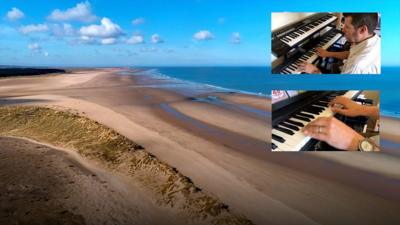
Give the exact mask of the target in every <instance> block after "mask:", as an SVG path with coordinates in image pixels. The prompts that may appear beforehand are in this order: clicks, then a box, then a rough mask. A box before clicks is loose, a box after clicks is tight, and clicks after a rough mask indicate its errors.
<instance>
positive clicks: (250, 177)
mask: <svg viewBox="0 0 400 225" xmlns="http://www.w3.org/2000/svg"><path fill="white" fill-rule="evenodd" d="M114 72H115V70H113V71H107V73H104V74H98V75H96V76H94V75H93V76H92V77H91V78H90V79H89V78H87V77H86V78H84V79H82V80H83V81H82V82H80V81H79V80H78V79H76V80H75V83H74V84H70V85H67V86H64V87H60V86H58V87H57V88H53V86H52V85H46V86H43V85H40V82H38V83H37V85H36V86H34V87H33V86H31V87H30V89H28V90H26V89H21V87H23V86H24V85H28V86H29V85H32V82H37V81H34V80H32V81H31V80H25V81H21V80H20V81H17V80H12V81H8V82H14V83H15V85H17V86H18V88H14V89H13V88H10V87H8V89H7V91H2V88H3V87H6V86H7V82H3V81H1V80H0V97H1V100H0V104H34V105H47V106H50V107H58V108H65V109H74V110H76V111H78V112H80V113H81V114H82V115H85V116H87V117H89V118H91V119H94V120H96V121H98V122H100V123H102V124H105V125H107V126H109V127H111V128H113V129H115V130H116V131H118V132H119V133H121V134H123V135H125V136H126V137H128V138H130V139H132V140H134V141H136V142H137V143H139V144H141V145H143V146H144V147H145V148H146V149H147V150H148V151H149V152H151V153H152V154H154V155H156V156H157V157H158V158H159V159H161V160H162V161H164V162H166V163H168V164H169V165H171V166H174V167H176V168H178V169H179V171H181V172H182V173H183V174H185V175H186V176H188V177H190V178H191V179H192V180H193V181H194V182H195V183H196V184H197V185H198V186H200V187H201V188H203V189H204V190H207V191H208V192H210V193H212V194H214V195H216V196H217V197H218V198H220V199H221V200H222V201H223V202H224V203H226V204H228V205H229V206H230V208H231V209H232V210H233V211H235V212H238V213H240V214H243V215H245V216H246V217H248V218H249V219H250V220H252V221H253V222H255V223H256V224H266V223H273V224H338V223H339V224H343V223H345V224H377V223H379V224H393V223H396V222H397V223H398V222H399V221H400V217H399V216H398V215H397V214H396V213H395V212H396V211H398V210H399V209H400V207H399V202H400V196H399V192H398V191H397V190H399V189H400V183H399V176H398V173H397V172H396V171H398V166H397V165H399V162H400V161H399V160H400V159H399V158H398V157H396V156H393V157H386V154H385V153H380V154H381V155H380V156H379V157H376V158H375V157H373V155H369V156H368V157H366V155H365V154H364V155H359V154H352V155H351V157H349V155H344V154H341V155H339V154H335V156H334V157H332V156H329V155H324V154H319V153H299V154H290V153H271V152H270V149H269V137H270V133H269V126H270V123H269V120H270V113H269V111H268V110H269V108H268V106H269V103H268V99H266V98H260V97H254V96H249V95H243V94H237V93H219V92H218V93H207V94H199V95H192V96H191V95H190V91H189V92H185V93H182V92H179V91H174V90H173V89H168V88H159V86H160V85H161V86H165V84H164V82H165V81H164V80H162V79H160V80H157V79H145V78H143V77H141V76H129V75H116V74H113V73H114ZM81 76H82V77H85V74H81ZM89 76H90V75H89ZM60 79H61V80H62V79H64V76H61V77H60V76H59V77H57V78H53V77H51V78H48V79H46V81H45V82H50V83H51V82H56V81H57V80H60ZM86 79H87V80H86ZM143 80H144V81H143ZM138 81H141V82H138ZM172 86H174V85H172ZM175 88H176V85H175ZM178 88H179V87H178ZM178 88H176V89H178ZM21 90H22V91H21ZM10 93H12V94H10ZM209 96H211V99H210V98H209ZM215 97H217V101H214V100H215ZM249 109H251V110H249ZM385 121H386V120H384V119H383V120H382V123H385ZM391 124H393V127H396V124H399V122H398V121H394V123H391ZM391 135H398V132H397V131H395V130H394V132H392V133H391ZM382 136H383V139H385V138H387V137H388V136H385V135H382ZM264 137H265V139H264ZM395 137H396V136H394V138H391V139H392V140H395ZM393 151H395V150H393ZM352 160H354V161H356V162H357V163H355V164H353V163H352ZM362 162H365V163H362ZM386 162H390V163H386ZM369 163H371V166H368V164H369ZM371 202H373V204H371ZM332 212H336V213H332Z"/></svg>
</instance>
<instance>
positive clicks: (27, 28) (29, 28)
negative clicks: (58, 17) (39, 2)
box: [19, 24, 49, 34]
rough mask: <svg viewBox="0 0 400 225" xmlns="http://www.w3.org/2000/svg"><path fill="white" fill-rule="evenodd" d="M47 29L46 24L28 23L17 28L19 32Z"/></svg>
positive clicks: (35, 31) (44, 30) (27, 32)
mask: <svg viewBox="0 0 400 225" xmlns="http://www.w3.org/2000/svg"><path fill="white" fill-rule="evenodd" d="M48 30H49V27H48V26H47V25H46V24H36V25H35V24H30V25H27V26H21V27H20V28H19V32H21V33H22V34H29V33H39V32H46V31H48Z"/></svg>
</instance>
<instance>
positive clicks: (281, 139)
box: [272, 134, 285, 143]
mask: <svg viewBox="0 0 400 225" xmlns="http://www.w3.org/2000/svg"><path fill="white" fill-rule="evenodd" d="M272 139H274V140H275V141H278V142H280V143H283V142H285V139H283V138H282V137H279V136H278V135H275V134H272Z"/></svg>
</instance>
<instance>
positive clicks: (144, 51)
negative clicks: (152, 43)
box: [140, 47, 158, 53]
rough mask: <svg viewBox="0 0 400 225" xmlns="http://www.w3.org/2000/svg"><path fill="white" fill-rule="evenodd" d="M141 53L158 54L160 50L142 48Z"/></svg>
mask: <svg viewBox="0 0 400 225" xmlns="http://www.w3.org/2000/svg"><path fill="white" fill-rule="evenodd" d="M140 52H143V53H150V52H158V48H154V47H151V48H148V47H144V48H141V49H140Z"/></svg>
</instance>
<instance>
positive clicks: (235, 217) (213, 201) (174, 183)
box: [0, 106, 253, 225]
mask: <svg viewBox="0 0 400 225" xmlns="http://www.w3.org/2000/svg"><path fill="white" fill-rule="evenodd" d="M0 135H1V136H16V137H26V138H30V139H33V140H36V141H39V142H44V143H49V144H51V145H54V146H57V147H63V148H68V149H73V150H75V151H77V152H78V153H79V154H81V155H82V156H84V157H87V158H89V159H92V160H96V161H99V162H101V163H102V164H103V165H105V166H106V167H108V168H110V169H112V170H115V171H118V172H121V173H124V174H127V175H129V177H130V178H132V179H133V180H134V181H137V182H139V183H140V184H141V186H142V187H143V188H144V190H145V191H148V192H149V193H150V194H151V195H152V196H154V199H155V201H156V202H157V203H158V204H159V205H161V206H165V207H173V208H176V209H178V211H179V212H181V213H182V214H185V215H190V219H191V220H199V221H205V222H206V221H208V222H209V223H211V224H216V225H220V224H221V225H222V224H253V223H252V222H251V221H250V220H248V219H246V218H245V217H244V216H242V215H239V214H237V213H234V212H232V211H231V210H230V208H229V207H228V205H226V204H224V203H222V202H220V201H219V200H218V198H217V197H215V196H213V195H212V194H210V193H207V192H206V191H204V190H202V189H201V188H199V187H197V186H196V185H195V184H194V183H193V181H192V180H191V179H190V178H189V177H186V176H184V175H183V174H181V173H180V172H179V171H178V170H177V169H176V168H174V167H171V166H169V165H168V164H166V163H164V162H162V161H160V160H159V159H158V158H157V157H155V156H154V155H152V154H150V153H149V152H147V151H146V150H145V149H144V147H143V146H141V145H139V144H137V143H135V142H133V141H131V140H130V139H128V138H126V137H124V136H123V135H121V134H119V133H117V132H115V131H113V130H112V129H110V128H108V127H106V126H104V125H102V124H99V123H98V122H96V121H93V120H90V119H88V118H86V117H84V116H81V115H79V114H77V113H72V112H68V111H64V110H56V109H52V108H46V107H36V106H4V107H0Z"/></svg>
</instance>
